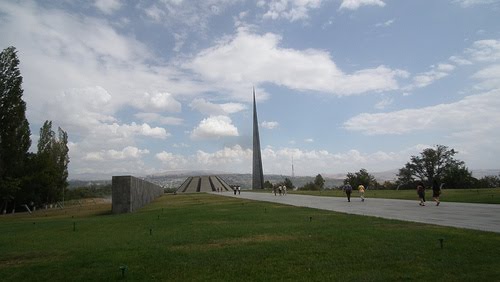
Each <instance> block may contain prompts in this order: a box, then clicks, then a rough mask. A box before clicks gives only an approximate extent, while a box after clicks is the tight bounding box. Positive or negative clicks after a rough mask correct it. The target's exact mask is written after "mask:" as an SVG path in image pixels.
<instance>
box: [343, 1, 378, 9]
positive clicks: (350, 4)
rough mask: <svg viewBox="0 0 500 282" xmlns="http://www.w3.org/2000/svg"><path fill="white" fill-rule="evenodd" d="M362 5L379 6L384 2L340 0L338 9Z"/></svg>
mask: <svg viewBox="0 0 500 282" xmlns="http://www.w3.org/2000/svg"><path fill="white" fill-rule="evenodd" d="M362 6H379V7H384V6H385V3H384V1H382V0H342V3H341V4H340V7H339V10H342V9H347V10H357V9H359V8H360V7H362Z"/></svg>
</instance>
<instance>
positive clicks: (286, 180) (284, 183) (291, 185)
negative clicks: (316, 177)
mask: <svg viewBox="0 0 500 282" xmlns="http://www.w3.org/2000/svg"><path fill="white" fill-rule="evenodd" d="M283 185H285V186H286V188H287V189H293V188H295V186H294V185H293V183H292V180H290V178H288V177H286V178H285V181H283Z"/></svg>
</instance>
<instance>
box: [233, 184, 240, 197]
mask: <svg viewBox="0 0 500 282" xmlns="http://www.w3.org/2000/svg"><path fill="white" fill-rule="evenodd" d="M233 192H234V194H235V195H236V193H238V195H239V194H241V187H240V186H234V187H233Z"/></svg>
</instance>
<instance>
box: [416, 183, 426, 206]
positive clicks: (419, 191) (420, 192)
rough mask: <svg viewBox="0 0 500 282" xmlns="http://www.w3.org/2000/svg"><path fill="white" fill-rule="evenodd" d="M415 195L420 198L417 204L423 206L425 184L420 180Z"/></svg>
mask: <svg viewBox="0 0 500 282" xmlns="http://www.w3.org/2000/svg"><path fill="white" fill-rule="evenodd" d="M417 195H418V198H419V199H420V203H419V205H421V206H425V186H424V183H423V182H422V181H419V182H418V183H417Z"/></svg>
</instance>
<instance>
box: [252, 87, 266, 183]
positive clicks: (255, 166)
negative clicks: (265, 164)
mask: <svg viewBox="0 0 500 282" xmlns="http://www.w3.org/2000/svg"><path fill="white" fill-rule="evenodd" d="M252 189H264V173H263V170H262V156H261V154H260V137H259V122H258V120H257V106H256V104H255V88H254V89H253V163H252Z"/></svg>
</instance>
